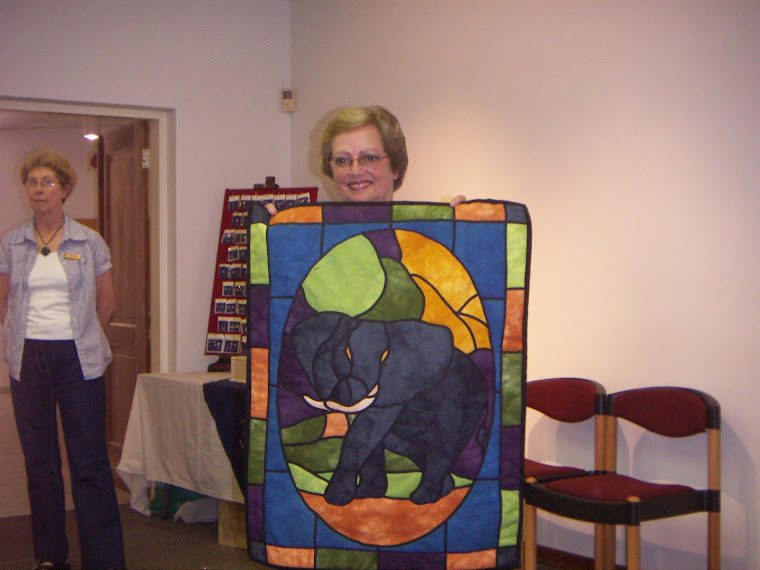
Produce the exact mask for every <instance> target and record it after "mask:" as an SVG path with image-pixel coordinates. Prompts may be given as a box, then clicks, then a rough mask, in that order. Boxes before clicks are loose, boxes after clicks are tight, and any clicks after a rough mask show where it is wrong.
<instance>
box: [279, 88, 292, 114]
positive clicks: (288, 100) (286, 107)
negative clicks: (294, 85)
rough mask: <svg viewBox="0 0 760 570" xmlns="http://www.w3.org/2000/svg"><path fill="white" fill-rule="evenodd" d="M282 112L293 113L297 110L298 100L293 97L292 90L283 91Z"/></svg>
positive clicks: (281, 98) (281, 99)
mask: <svg viewBox="0 0 760 570" xmlns="http://www.w3.org/2000/svg"><path fill="white" fill-rule="evenodd" d="M280 110H281V111H285V112H286V113H292V112H293V111H295V110H296V100H295V98H294V97H293V90H292V89H289V88H288V89H283V90H282V96H281V97H280Z"/></svg>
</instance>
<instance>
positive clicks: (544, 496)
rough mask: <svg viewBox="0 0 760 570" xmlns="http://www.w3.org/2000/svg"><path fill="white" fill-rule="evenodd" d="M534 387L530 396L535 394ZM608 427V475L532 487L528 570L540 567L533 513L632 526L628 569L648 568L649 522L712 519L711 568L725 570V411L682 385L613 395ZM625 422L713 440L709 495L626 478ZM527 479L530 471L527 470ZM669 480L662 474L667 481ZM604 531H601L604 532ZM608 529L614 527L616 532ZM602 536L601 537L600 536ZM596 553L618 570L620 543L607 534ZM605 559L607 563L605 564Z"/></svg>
mask: <svg viewBox="0 0 760 570" xmlns="http://www.w3.org/2000/svg"><path fill="white" fill-rule="evenodd" d="M530 384H531V383H528V391H530ZM605 413H606V416H607V417H606V421H605V428H604V437H605V440H606V445H605V453H604V456H605V469H604V470H603V471H606V472H601V473H594V474H587V475H581V476H575V477H564V478H559V479H552V480H536V481H532V480H531V481H528V482H527V484H526V486H525V503H526V513H525V525H526V531H525V534H526V539H525V549H526V555H525V560H526V566H525V567H526V569H530V568H531V566H529V563H532V562H533V561H535V554H533V553H529V552H527V551H528V549H529V548H534V546H533V545H530V544H529V537H530V532H531V531H529V530H528V525H529V524H530V523H531V521H530V519H531V518H532V519H533V520H532V523H535V515H533V516H532V517H531V516H530V515H529V512H530V510H532V509H534V508H538V509H542V510H545V511H547V512H550V513H553V514H556V515H560V516H563V517H567V518H570V519H574V520H578V521H585V522H591V523H594V524H596V525H613V526H612V527H611V528H614V525H624V526H625V527H626V565H627V567H628V568H629V569H631V570H636V569H638V568H640V567H641V530H640V525H641V523H643V522H646V521H650V520H658V519H665V518H670V517H676V516H681V515H686V514H691V513H699V512H705V513H707V521H708V523H707V530H708V532H707V535H708V540H707V542H708V545H707V551H708V552H707V554H708V560H707V567H708V568H710V569H713V568H719V567H720V406H719V404H718V402H717V401H716V400H715V398H713V397H712V396H710V395H709V394H706V393H704V392H701V391H698V390H693V389H688V388H679V387H650V388H638V389H633V390H625V391H622V392H617V393H614V394H610V395H608V396H607V404H606V410H605ZM620 420H626V421H629V422H632V423H634V424H636V425H638V426H640V427H641V428H644V429H645V430H648V431H649V432H652V433H655V434H658V435H660V436H665V437H670V438H686V437H691V436H698V435H700V434H702V435H704V434H706V439H707V489H694V488H692V487H690V486H687V485H682V484H661V483H653V482H649V481H645V480H643V479H637V478H635V477H631V476H627V475H622V474H619V473H617V472H616V468H617V465H616V463H617V428H618V422H619V421H620ZM526 473H528V467H527V465H526ZM668 475H669V474H667V473H663V477H666V476H668ZM597 528H599V527H598V526H597ZM607 528H610V527H609V526H608V527H607ZM598 534H599V533H598V532H597V536H598ZM602 534H603V535H604V537H605V538H604V539H603V540H602V543H603V544H602V545H601V548H600V549H599V550H596V551H595V567H596V568H614V566H615V556H614V541H612V540H610V537H609V535H608V533H606V532H605V533H602ZM600 557H601V559H600Z"/></svg>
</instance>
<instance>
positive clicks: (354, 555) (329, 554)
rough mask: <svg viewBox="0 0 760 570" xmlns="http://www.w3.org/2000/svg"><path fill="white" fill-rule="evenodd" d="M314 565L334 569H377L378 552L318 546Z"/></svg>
mask: <svg viewBox="0 0 760 570" xmlns="http://www.w3.org/2000/svg"><path fill="white" fill-rule="evenodd" d="M314 567H315V568H332V570H377V552H375V551H374V550H370V551H366V552H365V551H361V550H348V549H341V548H318V549H317V552H316V563H315V565H314Z"/></svg>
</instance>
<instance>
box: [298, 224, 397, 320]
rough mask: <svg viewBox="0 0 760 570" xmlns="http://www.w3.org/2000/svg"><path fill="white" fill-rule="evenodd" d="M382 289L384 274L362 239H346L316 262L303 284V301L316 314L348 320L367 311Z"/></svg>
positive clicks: (374, 252) (371, 250) (368, 244)
mask: <svg viewBox="0 0 760 570" xmlns="http://www.w3.org/2000/svg"><path fill="white" fill-rule="evenodd" d="M384 288H385V272H384V271H383V267H382V265H381V264H380V260H379V259H378V257H377V252H376V251H375V248H374V247H372V243H370V241H369V240H368V239H367V238H366V237H364V236H361V235H359V236H356V237H353V238H351V239H347V240H346V241H343V242H341V243H339V244H338V245H336V246H335V247H334V248H332V249H331V250H330V251H329V252H327V254H326V255H325V256H324V257H323V258H322V259H320V260H319V261H317V263H315V264H314V266H313V267H312V268H311V271H309V274H308V275H307V276H306V279H304V281H303V290H304V293H305V294H306V301H307V302H308V303H309V305H310V306H311V307H312V308H313V309H314V310H316V311H319V312H323V311H337V312H340V313H344V314H346V315H349V316H351V317H355V316H356V315H360V314H362V313H364V312H366V311H367V310H369V308H370V307H372V305H374V304H375V302H376V301H377V299H378V298H379V297H380V295H381V294H382V292H383V289H384Z"/></svg>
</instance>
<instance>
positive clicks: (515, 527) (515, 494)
mask: <svg viewBox="0 0 760 570" xmlns="http://www.w3.org/2000/svg"><path fill="white" fill-rule="evenodd" d="M519 530H520V492H519V491H505V490H502V491H501V527H500V529H499V546H500V547H505V546H514V545H516V544H517V534H518V531H519Z"/></svg>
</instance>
